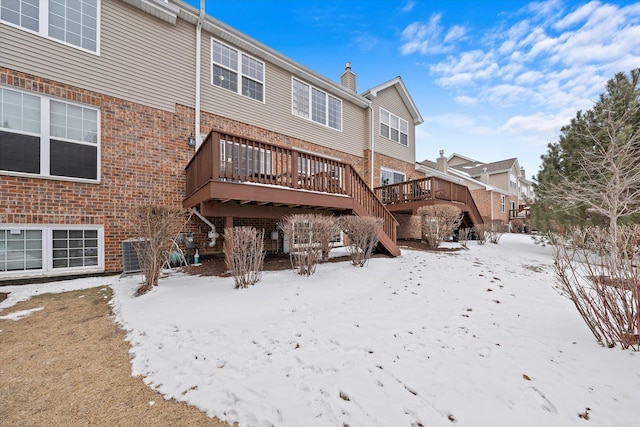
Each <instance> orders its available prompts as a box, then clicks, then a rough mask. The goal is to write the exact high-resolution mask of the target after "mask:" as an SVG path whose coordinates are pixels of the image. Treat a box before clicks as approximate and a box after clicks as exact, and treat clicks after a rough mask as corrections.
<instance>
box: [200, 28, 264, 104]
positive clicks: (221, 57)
mask: <svg viewBox="0 0 640 427" xmlns="http://www.w3.org/2000/svg"><path fill="white" fill-rule="evenodd" d="M211 58H212V64H211V76H212V82H211V83H212V84H213V85H215V86H219V87H221V88H223V89H227V90H230V91H231V92H235V93H239V94H240V95H243V96H246V97H248V98H251V99H255V100H256V101H260V102H264V63H262V62H260V61H258V60H257V59H254V58H252V57H250V56H249V55H247V54H245V53H242V52H240V51H239V50H236V49H233V48H231V47H229V46H227V45H225V44H223V43H220V42H219V41H217V40H215V39H211Z"/></svg>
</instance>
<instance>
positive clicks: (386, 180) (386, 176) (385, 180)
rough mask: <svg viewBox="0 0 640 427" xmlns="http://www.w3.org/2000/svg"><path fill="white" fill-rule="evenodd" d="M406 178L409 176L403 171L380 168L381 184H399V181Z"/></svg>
mask: <svg viewBox="0 0 640 427" xmlns="http://www.w3.org/2000/svg"><path fill="white" fill-rule="evenodd" d="M406 179H407V176H406V175H405V174H403V173H402V172H396V171H392V170H390V169H380V185H391V184H397V183H398V182H404V181H405V180H406Z"/></svg>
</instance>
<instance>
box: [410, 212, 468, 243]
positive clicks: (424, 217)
mask: <svg viewBox="0 0 640 427" xmlns="http://www.w3.org/2000/svg"><path fill="white" fill-rule="evenodd" d="M418 215H420V221H421V224H422V234H423V236H424V239H425V241H426V242H427V246H428V247H429V248H430V249H437V248H438V247H439V246H440V245H441V244H442V242H444V241H445V240H447V239H449V237H450V236H451V234H452V233H453V232H454V231H455V229H456V228H458V227H459V226H460V224H461V223H462V211H461V210H460V208H457V207H455V206H451V205H431V206H423V207H421V208H419V209H418Z"/></svg>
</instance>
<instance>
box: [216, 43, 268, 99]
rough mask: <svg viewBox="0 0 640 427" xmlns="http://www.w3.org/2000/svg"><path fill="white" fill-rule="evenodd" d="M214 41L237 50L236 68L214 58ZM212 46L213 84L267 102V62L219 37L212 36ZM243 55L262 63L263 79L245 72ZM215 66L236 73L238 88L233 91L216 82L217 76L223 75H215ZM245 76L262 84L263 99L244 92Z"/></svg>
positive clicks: (234, 50) (231, 49)
mask: <svg viewBox="0 0 640 427" xmlns="http://www.w3.org/2000/svg"><path fill="white" fill-rule="evenodd" d="M214 43H218V44H220V45H222V46H223V47H225V48H227V49H229V50H230V51H233V52H235V54H236V58H235V60H236V68H235V69H234V68H232V67H231V66H230V64H223V63H220V62H216V61H215V60H214V59H213V44H214ZM210 48H211V85H212V86H216V87H219V88H220V89H224V90H228V91H229V92H232V93H237V94H238V95H242V96H244V97H245V98H248V99H252V100H254V101H256V102H261V103H263V104H264V103H265V99H266V93H267V85H266V73H267V69H266V66H265V63H264V62H263V61H260V60H259V59H256V58H255V57H253V56H251V55H248V54H246V53H245V52H243V51H241V50H239V49H237V48H235V47H232V46H229V45H228V44H226V43H223V42H222V41H220V40H218V39H216V38H214V37H211V44H210ZM243 57H246V58H247V59H249V60H252V61H255V62H257V63H258V64H261V65H262V80H259V79H258V77H257V76H252V75H250V74H245V73H244V70H243V62H242V58H243ZM214 66H217V67H220V68H223V69H225V70H227V71H229V72H230V73H233V74H235V75H236V77H237V82H236V90H235V91H233V90H231V89H228V88H226V87H224V86H221V85H220V84H216V79H217V78H218V79H219V78H221V76H216V75H215V73H214ZM222 77H224V76H222ZM244 78H246V79H248V80H250V81H252V82H256V83H258V84H261V85H262V99H256V98H254V97H252V96H249V95H247V94H245V93H242V82H243V79H244Z"/></svg>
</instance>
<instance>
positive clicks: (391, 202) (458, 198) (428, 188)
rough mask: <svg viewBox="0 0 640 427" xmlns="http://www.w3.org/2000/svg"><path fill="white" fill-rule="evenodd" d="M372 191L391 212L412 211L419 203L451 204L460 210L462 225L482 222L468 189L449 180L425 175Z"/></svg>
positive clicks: (413, 211)
mask: <svg viewBox="0 0 640 427" xmlns="http://www.w3.org/2000/svg"><path fill="white" fill-rule="evenodd" d="M374 191H375V193H376V196H378V198H379V199H380V200H381V201H382V202H383V203H384V204H385V205H386V206H387V208H388V209H389V210H390V211H391V212H393V213H407V214H412V215H415V214H416V213H417V210H418V209H419V208H420V207H422V206H427V205H435V204H450V205H454V206H457V207H459V208H460V209H461V210H462V212H463V213H464V223H465V226H467V227H472V226H474V225H476V224H483V223H484V221H483V220H482V216H481V215H480V212H479V211H478V208H477V206H476V204H475V202H474V200H473V198H472V197H471V193H470V192H469V189H468V188H467V187H465V186H464V185H460V184H456V183H453V182H451V181H446V180H444V179H440V178H436V177H426V178H420V179H415V180H412V181H404V182H398V183H396V184H390V185H384V186H381V187H376V188H375V189H374Z"/></svg>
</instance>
